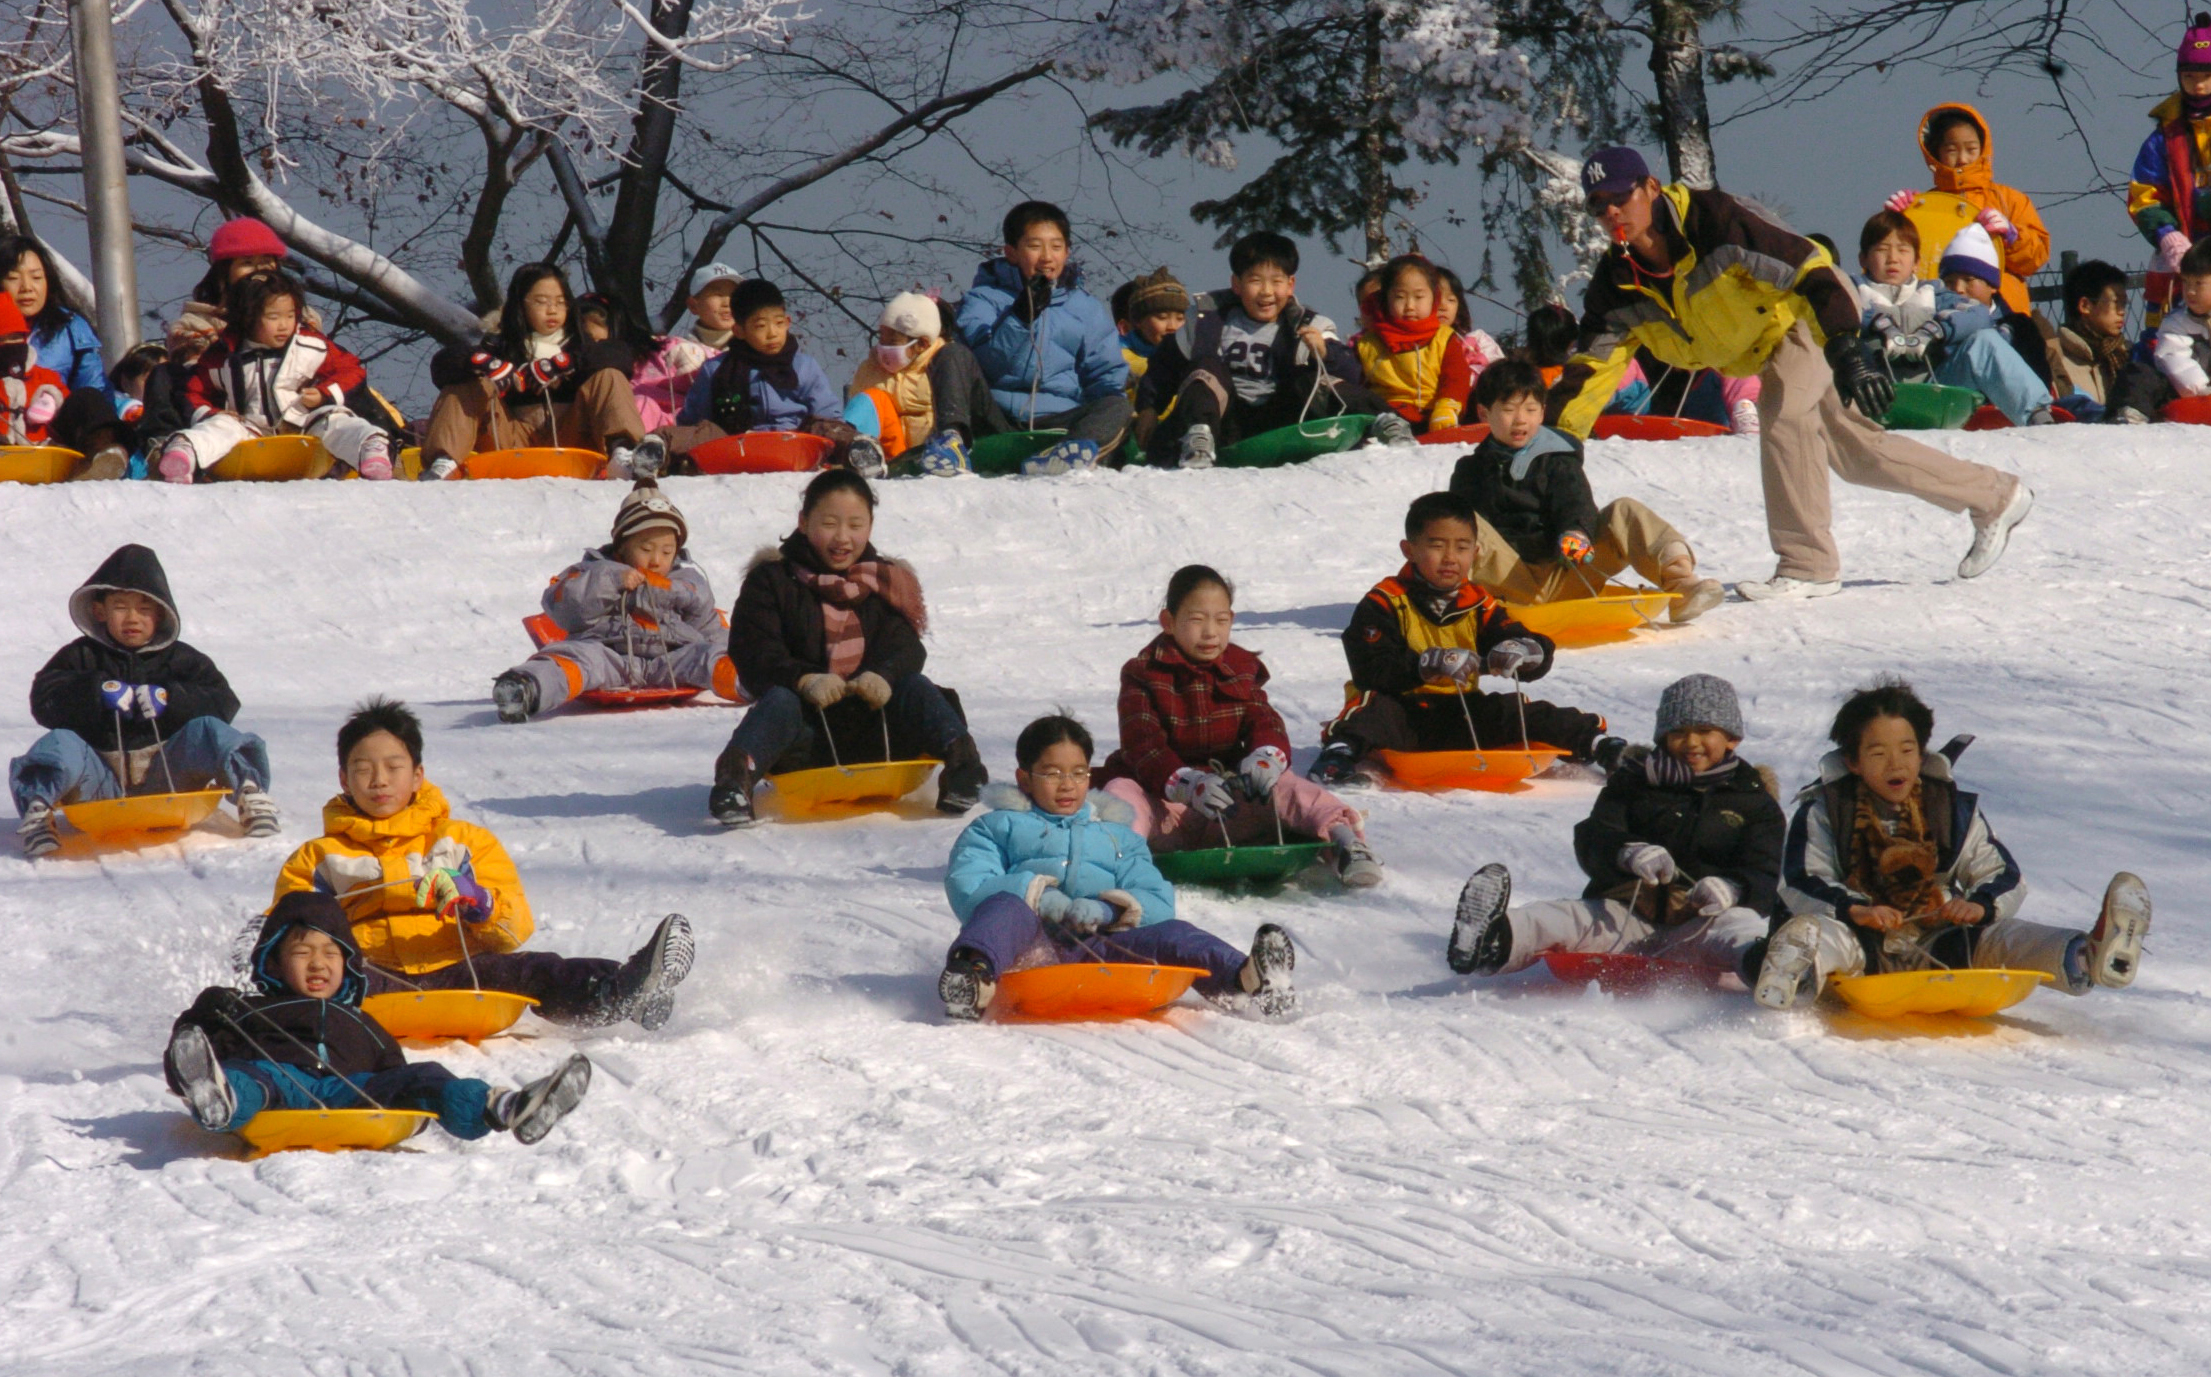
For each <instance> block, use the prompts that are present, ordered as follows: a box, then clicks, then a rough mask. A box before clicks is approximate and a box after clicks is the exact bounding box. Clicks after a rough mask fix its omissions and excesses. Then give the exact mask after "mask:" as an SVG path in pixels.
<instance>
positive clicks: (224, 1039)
mask: <svg viewBox="0 0 2211 1377" xmlns="http://www.w3.org/2000/svg"><path fill="white" fill-rule="evenodd" d="M249 979H250V980H251V981H252V993H250V994H240V993H239V992H238V991H236V990H233V989H230V988H227V987H225V986H221V985H214V986H209V987H208V988H207V989H204V990H202V991H200V996H199V998H198V999H195V1000H194V1001H192V1007H191V1008H189V1009H187V1010H185V1011H184V1013H183V1014H182V1015H180V1016H179V1017H178V1019H177V1021H176V1024H175V1026H174V1027H172V1028H171V1029H170V1030H169V1046H168V1048H167V1050H166V1051H164V1052H163V1054H162V1058H161V1068H162V1072H163V1074H164V1076H165V1077H166V1078H167V1080H168V1082H169V1089H170V1091H171V1092H173V1093H174V1094H175V1095H176V1096H177V1097H178V1098H179V1099H181V1100H183V1101H184V1102H185V1104H187V1105H189V1106H190V1107H191V1110H192V1117H193V1118H195V1119H197V1120H199V1123H200V1127H202V1128H205V1129H208V1130H210V1131H212V1132H216V1133H224V1132H233V1131H236V1130H238V1129H241V1128H244V1127H245V1126H246V1124H247V1123H249V1122H251V1121H252V1119H253V1116H254V1115H256V1114H259V1113H260V1112H261V1111H262V1110H264V1109H366V1108H378V1109H414V1110H424V1111H427V1112H429V1113H432V1114H435V1115H437V1116H438V1126H439V1127H440V1128H443V1129H444V1130H445V1131H446V1132H447V1133H450V1134H452V1135H453V1136H454V1137H456V1138H460V1139H472V1138H481V1137H483V1136H484V1135H486V1134H488V1133H494V1132H509V1133H512V1134H514V1136H515V1137H516V1138H519V1139H520V1140H522V1141H523V1142H525V1143H535V1142H537V1141H538V1140H539V1139H541V1138H543V1137H544V1136H545V1135H546V1134H547V1133H549V1132H551V1131H552V1128H553V1125H555V1124H557V1123H559V1122H560V1121H561V1120H562V1119H563V1118H565V1117H566V1116H567V1114H568V1111H570V1110H572V1109H574V1108H575V1107H576V1105H577V1104H578V1103H579V1102H580V1101H581V1100H582V1099H583V1096H584V1091H585V1090H587V1089H589V1088H590V1085H591V1063H590V1062H589V1061H586V1060H585V1059H584V1058H583V1057H582V1056H581V1055H572V1056H570V1057H569V1058H568V1060H567V1061H565V1062H563V1063H562V1064H561V1066H560V1068H559V1069H558V1070H556V1071H554V1072H553V1074H552V1075H550V1076H546V1077H544V1078H542V1079H540V1080H535V1081H532V1082H530V1083H529V1084H528V1085H525V1086H523V1087H522V1088H521V1089H519V1090H506V1091H495V1090H493V1089H492V1088H491V1087H490V1086H489V1085H487V1084H485V1083H484V1082H483V1081H479V1080H464V1079H462V1078H460V1077H458V1076H455V1075H454V1074H453V1073H452V1072H451V1071H448V1070H446V1069H445V1068H444V1067H443V1066H440V1065H438V1064H437V1063H436V1062H434V1061H418V1062H412V1063H410V1062H409V1061H408V1060H407V1054H406V1053H405V1052H402V1051H401V1050H400V1049H399V1044H398V1043H397V1042H395V1041H393V1040H392V1035H391V1034H390V1033H387V1032H385V1031H384V1029H383V1027H382V1026H381V1025H379V1024H378V1023H377V1022H376V1020H375V1019H373V1018H370V1017H369V1016H368V1015H367V1014H365V1013H363V1012H361V999H362V997H363V996H364V995H365V994H366V993H367V990H368V973H367V971H366V970H365V969H363V967H362V964H361V952H360V949H359V948H358V947H356V946H355V945H354V943H353V934H352V932H351V931H350V930H349V928H348V925H347V923H346V919H345V910H344V909H342V908H340V907H339V906H338V901H337V900H335V899H333V898H331V897H330V896H329V895H327V894H314V893H308V892H300V893H295V894H287V895H285V896H284V897H283V898H282V899H279V900H277V902H276V903H275V905H274V906H273V907H271V908H270V909H269V913H268V917H267V918H265V919H264V920H263V921H262V924H261V935H260V938H259V939H258V940H257V941H256V942H255V943H254V944H253V953H252V956H251V958H250V966H249Z"/></svg>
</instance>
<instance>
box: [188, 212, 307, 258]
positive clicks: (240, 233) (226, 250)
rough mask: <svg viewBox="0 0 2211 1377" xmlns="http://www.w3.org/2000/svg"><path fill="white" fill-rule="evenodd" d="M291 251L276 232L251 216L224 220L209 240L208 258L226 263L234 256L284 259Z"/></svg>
mask: <svg viewBox="0 0 2211 1377" xmlns="http://www.w3.org/2000/svg"><path fill="white" fill-rule="evenodd" d="M290 254H291V250H289V249H287V248H285V247H284V241H283V240H281V239H279V238H277V237H276V231H275V230H273V229H270V228H269V227H268V226H267V225H264V224H262V223H261V222H260V221H259V220H256V219H254V218H253V217H252V216H250V215H246V216H241V217H239V218H238V219H236V220H225V221H224V222H223V223H222V224H221V225H220V226H219V227H218V228H217V229H216V231H215V235H214V237H213V238H211V239H209V240H208V241H207V261H208V262H210V263H224V262H228V261H229V260H231V259H233V258H261V257H269V258H285V257H288V256H290Z"/></svg>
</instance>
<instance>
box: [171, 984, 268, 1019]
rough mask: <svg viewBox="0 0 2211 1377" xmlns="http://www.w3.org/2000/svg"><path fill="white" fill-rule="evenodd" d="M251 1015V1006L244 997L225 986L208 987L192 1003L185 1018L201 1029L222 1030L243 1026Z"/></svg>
mask: <svg viewBox="0 0 2211 1377" xmlns="http://www.w3.org/2000/svg"><path fill="white" fill-rule="evenodd" d="M252 1013H253V1006H251V1005H249V1004H247V1003H246V999H245V996H244V995H241V994H239V993H238V992H237V991H236V990H233V989H231V988H230V987H229V986H227V985H210V986H208V987H207V988H206V989H204V990H202V991H200V997H199V998H198V999H195V1000H193V1001H192V1007H191V1009H189V1010H188V1011H186V1013H185V1017H186V1018H188V1019H190V1020H191V1021H192V1022H194V1023H197V1024H198V1025H200V1026H201V1027H202V1028H212V1029H216V1030H222V1029H228V1028H235V1027H238V1026H240V1025H242V1024H244V1023H245V1021H246V1019H247V1018H248V1017H250V1016H251V1015H252Z"/></svg>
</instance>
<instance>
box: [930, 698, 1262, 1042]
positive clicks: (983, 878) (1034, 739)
mask: <svg viewBox="0 0 2211 1377" xmlns="http://www.w3.org/2000/svg"><path fill="white" fill-rule="evenodd" d="M1092 749H1093V743H1092V741H1091V739H1090V733H1089V731H1088V730H1086V729H1085V728H1084V727H1083V725H1082V723H1080V722H1077V721H1075V720H1074V719H1073V718H1071V717H1063V716H1053V717H1040V718H1038V719H1037V720H1036V721H1034V722H1031V723H1030V724H1029V725H1028V726H1027V727H1024V728H1023V729H1022V731H1021V736H1020V738H1019V739H1018V740H1017V741H1015V743H1014V761H1015V763H1016V764H1017V765H1018V766H1019V768H1018V769H1017V770H1016V771H1015V772H1014V779H1015V780H1016V781H1017V782H1018V785H1019V787H1018V788H1017V789H1016V788H1009V787H1007V786H1004V785H995V786H992V788H990V789H989V790H986V791H985V792H984V794H983V801H984V802H985V803H986V804H989V805H990V807H991V811H990V812H988V813H985V814H983V815H982V816H981V817H979V818H977V819H975V821H973V822H971V823H969V824H968V825H967V829H966V830H965V831H963V832H961V833H960V839H959V840H958V841H956V842H954V843H953V844H952V858H951V860H950V861H949V862H948V863H947V864H946V866H945V870H944V892H945V895H946V897H948V898H949V899H951V901H952V911H953V912H954V913H955V914H957V915H959V919H960V935H959V936H958V937H957V938H955V939H954V940H953V942H952V950H951V951H950V952H949V953H948V954H947V955H946V957H945V962H944V974H943V975H942V976H940V977H939V978H938V980H937V993H938V995H939V996H941V997H942V998H943V1000H944V1011H945V1013H946V1014H947V1015H948V1016H949V1017H951V1018H955V1019H962V1020H973V1019H978V1018H981V1017H982V1015H983V1010H984V1009H986V1008H987V1007H989V1005H990V1001H991V997H992V996H993V995H994V994H996V993H997V990H998V976H999V973H1000V972H1002V971H1008V970H1015V969H1020V968H1024V967H1028V966H1043V965H1056V964H1059V963H1062V962H1068V961H1110V962H1138V963H1154V964H1159V965H1168V966H1198V967H1202V968H1204V970H1205V971H1206V975H1205V977H1204V978H1203V979H1201V980H1199V981H1197V982H1196V985H1197V990H1198V993H1200V994H1202V995H1205V996H1207V997H1208V998H1220V997H1222V996H1234V995H1239V994H1241V995H1245V996H1249V997H1250V998H1251V1002H1252V1005H1253V1007H1254V1008H1255V1009H1256V1010H1257V1011H1258V1012H1259V1013H1261V1014H1262V1015H1264V1016H1266V1017H1269V1018H1274V1017H1280V1016H1282V1015H1284V1014H1287V1013H1289V1012H1290V1010H1291V1008H1292V1007H1293V1005H1294V1003H1295V999H1296V996H1295V993H1294V992H1293V991H1292V990H1291V988H1290V971H1291V967H1292V966H1293V965H1295V964H1296V953H1295V950H1294V949H1293V948H1292V947H1291V945H1290V935H1289V934H1288V933H1287V932H1285V931H1283V930H1282V929H1281V928H1280V927H1277V926H1276V925H1275V924H1273V923H1264V924H1261V925H1260V928H1259V931H1258V932H1257V933H1255V934H1253V936H1252V940H1251V952H1250V954H1249V955H1248V956H1247V955H1246V954H1245V953H1243V952H1240V951H1238V950H1236V948H1234V947H1232V946H1230V945H1229V944H1228V943H1226V942H1224V941H1222V940H1221V939H1220V938H1218V937H1215V936H1214V935H1213V934H1212V933H1209V932H1207V931H1205V930H1204V929H1203V928H1199V927H1196V926H1194V925H1193V924H1190V923H1186V922H1184V921H1182V920H1181V919H1179V918H1177V917H1175V891H1174V887H1173V886H1171V885H1169V884H1168V883H1167V879H1166V877H1165V876H1163V875H1161V874H1160V873H1159V867H1157V866H1155V865H1153V864H1152V853H1151V848H1150V847H1149V846H1148V845H1146V844H1145V842H1144V839H1143V838H1141V837H1139V836H1137V835H1136V833H1134V832H1132V831H1130V830H1129V826H1128V823H1129V819H1130V817H1131V814H1130V811H1129V807H1128V805H1127V804H1125V803H1123V802H1121V801H1120V800H1119V799H1116V798H1113V797H1111V796H1109V795H1106V794H1102V793H1099V794H1093V793H1091V792H1090V756H1091V752H1092Z"/></svg>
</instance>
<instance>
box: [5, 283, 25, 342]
mask: <svg viewBox="0 0 2211 1377" xmlns="http://www.w3.org/2000/svg"><path fill="white" fill-rule="evenodd" d="M29 333H31V322H29V321H27V320H25V319H24V318H23V308H22V307H20V306H18V305H16V304H15V298H14V297H12V296H10V295H8V294H7V293H6V292H0V335H27V334H29Z"/></svg>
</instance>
